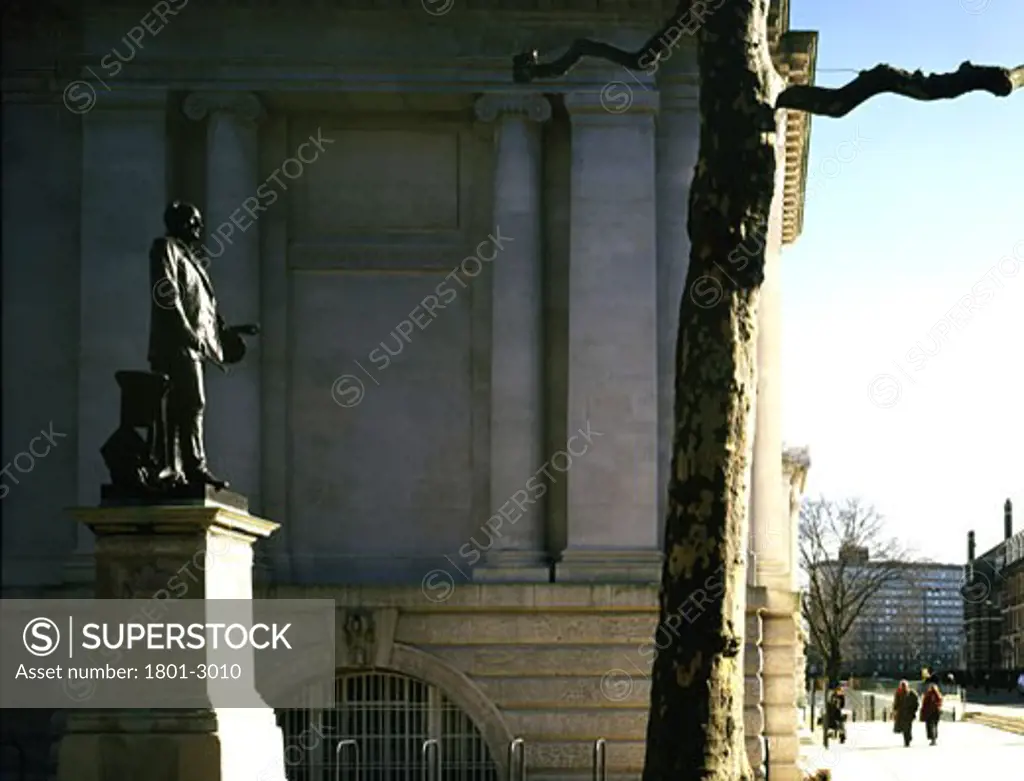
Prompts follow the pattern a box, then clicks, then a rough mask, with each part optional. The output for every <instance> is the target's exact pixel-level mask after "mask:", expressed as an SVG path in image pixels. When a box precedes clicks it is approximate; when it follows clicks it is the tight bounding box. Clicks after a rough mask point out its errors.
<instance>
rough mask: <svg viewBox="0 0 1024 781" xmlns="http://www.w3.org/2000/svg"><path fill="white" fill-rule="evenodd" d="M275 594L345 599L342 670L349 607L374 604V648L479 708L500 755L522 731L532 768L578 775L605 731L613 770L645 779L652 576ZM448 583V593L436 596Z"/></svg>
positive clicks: (543, 775)
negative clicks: (632, 580) (644, 582)
mask: <svg viewBox="0 0 1024 781" xmlns="http://www.w3.org/2000/svg"><path fill="white" fill-rule="evenodd" d="M271 593H272V594H273V595H274V596H277V597H281V598H288V597H292V598H294V597H297V596H302V597H305V598H333V599H335V600H337V603H338V611H339V619H338V622H337V625H338V627H339V638H338V663H339V667H340V668H341V669H342V670H344V669H353V668H352V667H351V666H350V665H351V659H352V658H353V656H352V655H351V654H350V653H349V651H348V650H347V649H348V646H347V643H348V640H347V639H346V637H345V635H344V633H343V632H342V629H341V628H342V627H343V626H344V623H345V622H344V614H345V613H346V611H349V610H359V611H370V612H371V614H372V615H373V616H374V619H373V620H374V624H375V643H376V645H375V648H374V649H373V651H372V652H371V653H370V654H368V656H367V658H371V659H374V660H375V662H376V664H377V665H378V666H379V667H381V668H386V669H392V670H394V671H395V672H399V673H405V674H408V675H412V676H414V677H418V678H421V679H423V680H426V681H427V682H428V683H433V684H435V685H438V686H439V687H440V688H441V689H442V691H443V692H444V693H445V694H446V695H447V696H449V697H450V698H451V699H452V700H453V701H454V702H455V703H457V704H460V705H463V707H464V708H465V709H466V710H467V712H468V713H469V715H470V716H471V717H473V718H474V720H475V721H476V722H477V724H476V726H477V727H478V728H479V729H480V731H481V733H483V735H484V736H485V739H487V740H488V742H489V744H490V746H491V752H492V758H494V759H495V761H497V762H499V763H503V762H504V757H505V752H506V751H507V740H508V739H509V738H510V736H512V737H514V736H520V737H523V738H525V740H526V757H527V765H528V767H529V773H530V778H532V779H542V780H543V779H581V778H584V777H589V774H590V772H591V763H592V752H593V745H594V741H595V740H596V739H597V738H601V737H603V738H605V739H606V740H607V759H608V772H609V776H610V777H615V778H622V779H626V778H631V779H636V778H639V777H640V773H641V771H642V769H643V758H644V738H645V731H646V723H647V713H648V708H649V706H650V678H649V674H650V665H651V659H652V657H653V650H654V647H653V644H652V638H653V637H654V630H655V628H656V622H657V591H656V589H655V588H654V587H652V586H629V585H583V584H579V585H575V584H546V585H514V584H459V585H457V586H455V587H454V588H452V589H451V590H450V591H447V592H437V593H433V592H430V591H426V590H421V589H419V588H396V587H368V586H367V587H361V588H360V587H348V588H345V587H339V588H316V587H311V588H294V587H281V586H279V587H275V588H273V589H272V592H271ZM442 593H444V594H446V596H447V598H446V599H444V600H443V601H431V599H435V600H436V599H438V597H439V595H440V594H442ZM427 597H430V598H431V599H428V598H427ZM417 652H422V656H420V655H418V654H417ZM424 656H425V657H428V658H427V659H424V658H423V657H424Z"/></svg>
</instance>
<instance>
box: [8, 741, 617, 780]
mask: <svg viewBox="0 0 1024 781" xmlns="http://www.w3.org/2000/svg"><path fill="white" fill-rule="evenodd" d="M10 746H11V747H12V748H14V749H15V750H17V751H18V756H19V767H24V752H23V751H22V750H21V748H20V747H19V746H16V745H14V744H10ZM5 748H7V745H6V744H5ZM347 750H351V759H352V761H351V763H350V764H346V763H345V762H344V761H343V755H344V754H345V752H346V751H347ZM420 755H421V756H422V758H423V780H424V781H441V778H442V770H443V767H444V764H443V758H442V756H441V742H440V741H439V740H438V739H437V738H428V739H427V740H424V741H423V743H422V744H421V746H420ZM345 767H351V768H352V770H353V771H354V772H353V777H354V778H355V781H363V779H364V777H365V776H364V773H363V766H362V757H361V755H360V750H359V741H357V740H351V739H349V740H339V741H338V743H337V745H335V747H334V781H341V779H342V769H343V768H345ZM23 776H24V773H23V772H22V775H21V776H19V778H23ZM506 778H507V781H526V740H525V739H523V738H514V739H513V740H511V741H509V744H508V772H507V775H506ZM591 778H592V781H608V741H607V740H606V739H605V738H597V739H596V740H595V741H594V746H593V750H592V767H591Z"/></svg>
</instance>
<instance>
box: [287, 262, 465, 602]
mask: <svg viewBox="0 0 1024 781" xmlns="http://www.w3.org/2000/svg"><path fill="white" fill-rule="evenodd" d="M443 277H444V275H443V274H430V273H423V274H414V273H408V274H379V273H369V272H368V273H344V272H330V273H301V272H293V273H292V274H291V296H290V299H291V300H290V311H291V328H290V342H291V344H290V354H291V362H290V363H291V366H290V376H291V382H290V396H291V398H290V409H289V413H290V425H291V437H290V440H291V449H290V453H289V463H288V468H289V476H290V477H289V479H290V492H289V514H288V522H289V526H290V529H289V531H290V533H291V535H292V541H293V546H294V550H295V551H296V555H295V571H296V572H297V574H298V575H299V577H300V578H301V580H302V581H306V582H309V581H310V580H313V581H317V582H323V583H331V582H334V583H338V582H359V581H361V580H365V579H367V578H371V577H377V578H378V579H382V580H385V581H388V582H392V583H394V582H402V581H404V580H410V581H415V582H419V581H420V580H421V579H422V578H423V577H424V575H425V574H426V572H427V569H429V566H428V565H429V563H430V560H431V559H439V560H442V561H443V559H441V557H442V556H443V555H445V554H448V555H454V554H455V551H456V550H457V549H458V548H459V546H460V545H462V544H463V543H464V542H465V541H466V540H467V539H468V538H469V536H470V535H471V534H472V533H473V532H474V531H475V530H476V529H475V528H474V526H473V519H472V518H471V513H470V506H471V495H472V492H471V477H472V467H473V464H472V450H471V445H472V440H471V435H472V425H473V413H472V403H471V402H472V399H471V376H470V330H471V329H470V327H469V309H470V301H469V293H468V291H462V294H461V295H458V296H455V297H454V300H451V301H450V303H449V304H448V305H447V306H446V308H445V309H443V310H437V311H436V313H435V315H436V316H435V317H433V318H428V319H426V320H423V319H420V323H425V327H423V328H420V327H419V326H418V325H416V324H415V323H413V322H411V320H410V318H409V314H410V312H411V311H412V310H413V309H414V308H415V307H416V306H417V304H418V303H419V302H420V301H421V300H422V299H423V297H424V296H425V295H428V294H430V293H432V292H433V291H434V290H435V288H436V286H437V285H438V283H439V282H441V281H442V280H443ZM480 522H481V521H477V522H476V526H479V524H480Z"/></svg>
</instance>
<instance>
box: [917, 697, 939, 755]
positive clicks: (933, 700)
mask: <svg viewBox="0 0 1024 781" xmlns="http://www.w3.org/2000/svg"><path fill="white" fill-rule="evenodd" d="M941 715H942V692H940V691H939V687H938V686H936V685H935V684H934V683H930V684H928V689H927V691H925V693H924V698H923V699H922V701H921V721H923V722H924V728H925V733H926V734H927V735H928V740H929V741H930V742H931V745H933V746H934V745H935V741H936V740H938V739H939V717H940V716H941Z"/></svg>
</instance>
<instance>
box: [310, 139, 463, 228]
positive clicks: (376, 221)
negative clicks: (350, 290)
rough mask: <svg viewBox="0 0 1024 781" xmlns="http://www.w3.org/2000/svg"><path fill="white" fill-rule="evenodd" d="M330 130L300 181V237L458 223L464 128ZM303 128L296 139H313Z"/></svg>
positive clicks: (457, 226)
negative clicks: (315, 157) (461, 139)
mask: <svg viewBox="0 0 1024 781" xmlns="http://www.w3.org/2000/svg"><path fill="white" fill-rule="evenodd" d="M305 130H306V126H305V125H304V126H302V127H301V131H305ZM322 130H323V136H324V137H325V138H329V139H331V141H333V143H331V144H329V145H326V146H325V151H324V152H323V153H321V154H320V155H319V157H318V158H317V159H316V161H315V162H313V163H310V164H309V165H307V166H306V167H305V170H304V171H303V173H302V176H301V177H300V178H298V179H297V180H296V184H295V185H294V199H293V210H292V219H293V225H294V235H295V237H296V238H298V239H300V240H307V239H311V238H315V239H320V240H323V239H328V238H338V237H344V236H347V235H351V234H380V233H393V232H398V233H401V232H408V231H415V232H433V231H456V230H458V228H459V146H460V145H459V134H458V132H457V130H456V129H454V128H437V129H434V128H429V127H428V128H424V129H413V128H409V129H387V128H374V127H366V128H337V127H335V128H331V127H323V129H322ZM301 131H300V130H299V129H297V130H296V132H294V133H293V134H292V135H293V141H294V143H293V146H294V147H297V146H298V145H299V144H300V143H302V142H303V141H304V140H306V136H307V135H308V134H307V133H305V132H301ZM315 131H316V128H315V127H313V128H312V130H311V132H315ZM306 156H307V158H308V157H312V152H308V153H306Z"/></svg>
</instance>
